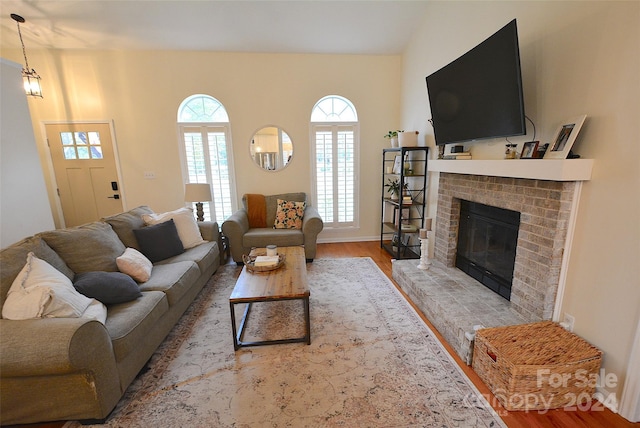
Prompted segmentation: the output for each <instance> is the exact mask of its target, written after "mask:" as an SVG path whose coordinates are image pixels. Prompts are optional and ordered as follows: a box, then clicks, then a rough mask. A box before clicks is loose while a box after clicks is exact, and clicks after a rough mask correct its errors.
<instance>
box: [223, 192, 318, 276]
mask: <svg viewBox="0 0 640 428" xmlns="http://www.w3.org/2000/svg"><path fill="white" fill-rule="evenodd" d="M256 196H261V195H247V194H245V195H243V197H242V208H241V209H239V210H238V211H236V212H235V213H233V215H231V216H230V217H229V218H228V219H227V220H225V222H224V223H223V224H222V233H223V234H224V235H225V236H226V237H227V239H228V241H229V248H230V252H231V257H232V258H233V261H234V262H236V263H237V264H239V265H240V264H242V263H243V261H242V255H243V254H249V252H250V251H251V248H252V247H265V246H267V245H270V244H274V245H277V246H279V247H286V246H294V245H304V254H305V258H306V259H307V262H312V261H313V259H314V258H315V256H316V248H317V244H316V239H317V237H318V234H319V233H320V232H321V231H322V228H323V223H322V218H320V214H318V210H316V209H315V208H314V207H312V206H311V204H310V203H309V201H308V199H307V195H306V193H304V192H299V193H281V194H277V195H265V196H264V201H263V202H262V201H261V199H260V198H259V197H258V198H256ZM278 199H281V200H285V201H295V202H305V210H304V216H303V218H302V227H301V228H300V229H276V228H274V223H275V220H276V212H277V208H278V206H277V205H278ZM256 201H258V202H256ZM256 206H257V208H256ZM263 218H264V220H263ZM256 224H257V225H258V226H256Z"/></svg>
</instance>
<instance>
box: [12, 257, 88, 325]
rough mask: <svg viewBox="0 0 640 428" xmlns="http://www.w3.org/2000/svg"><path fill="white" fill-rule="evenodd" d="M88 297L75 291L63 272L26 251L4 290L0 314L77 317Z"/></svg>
mask: <svg viewBox="0 0 640 428" xmlns="http://www.w3.org/2000/svg"><path fill="white" fill-rule="evenodd" d="M91 301H92V299H89V298H88V297H86V296H83V295H82V294H80V293H78V292H77V291H76V290H75V288H73V284H72V283H71V280H69V278H67V277H66V276H65V275H64V274H62V273H61V272H60V271H58V270H57V269H56V268H54V267H53V266H51V265H50V264H49V263H47V262H45V261H44V260H40V259H39V258H37V257H36V256H35V255H34V254H33V253H29V254H28V255H27V263H26V264H25V265H24V267H23V268H22V270H21V271H20V273H19V274H18V276H17V277H16V279H15V280H14V281H13V283H12V284H11V288H10V289H9V292H8V293H7V299H6V300H5V303H4V306H3V307H2V316H3V317H4V318H7V319H12V320H24V319H32V318H42V317H51V318H54V317H61V318H77V317H79V316H81V315H82V314H83V313H84V312H85V310H86V309H87V307H88V306H89V305H90V304H91Z"/></svg>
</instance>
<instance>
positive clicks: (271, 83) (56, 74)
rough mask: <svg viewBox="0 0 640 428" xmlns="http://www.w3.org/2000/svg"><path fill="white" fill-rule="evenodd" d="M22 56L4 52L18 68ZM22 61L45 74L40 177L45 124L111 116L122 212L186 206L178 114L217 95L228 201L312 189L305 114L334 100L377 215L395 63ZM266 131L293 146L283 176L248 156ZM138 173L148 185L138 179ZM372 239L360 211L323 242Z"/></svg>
mask: <svg viewBox="0 0 640 428" xmlns="http://www.w3.org/2000/svg"><path fill="white" fill-rule="evenodd" d="M20 54H21V52H19V51H15V52H6V51H5V52H3V56H5V55H11V56H9V57H10V58H14V60H16V61H19V60H20ZM29 62H30V64H33V66H34V67H35V68H36V69H37V70H38V73H40V75H41V76H42V78H43V86H44V99H42V100H40V99H37V100H34V99H32V100H29V107H30V110H31V114H32V118H33V124H34V129H35V131H36V139H37V143H38V147H39V152H40V155H41V158H42V163H43V165H44V167H45V170H48V168H49V167H48V150H47V149H46V145H45V144H44V142H43V137H42V130H41V123H42V122H43V121H86V120H105V119H108V120H113V121H114V126H115V134H116V139H117V144H118V151H119V154H120V165H121V171H122V178H123V198H124V202H125V205H126V207H129V208H131V207H135V206H137V205H140V204H148V205H150V206H151V207H152V208H153V209H154V210H156V211H164V210H170V209H174V208H176V207H178V206H182V205H184V202H183V183H184V181H183V179H182V176H181V168H180V156H179V150H178V143H177V130H176V115H177V109H178V107H179V105H180V103H181V101H183V100H184V99H185V98H186V97H188V96H190V95H192V94H196V93H205V94H209V95H211V96H213V97H215V98H217V99H218V100H219V101H221V102H222V103H223V104H224V106H225V107H226V109H227V111H228V113H229V117H230V122H231V133H232V141H233V147H234V149H233V157H234V162H235V166H236V171H235V174H236V180H237V181H236V187H237V192H238V196H241V195H242V194H243V193H246V192H253V193H278V192H288V191H306V192H310V191H311V173H310V156H311V154H310V152H309V118H310V114H311V109H312V107H313V106H314V104H315V103H316V102H317V101H318V100H319V99H320V98H322V97H323V96H325V95H331V94H337V95H341V96H344V97H346V98H348V99H350V100H351V101H352V102H353V103H354V105H355V107H356V109H357V112H358V115H359V120H360V142H361V149H360V171H361V175H360V196H359V204H360V212H362V213H372V212H375V213H378V212H379V211H380V202H379V201H380V192H381V189H380V183H381V178H380V176H381V175H380V168H381V161H380V156H381V149H382V148H383V147H385V145H386V144H387V141H386V140H385V139H383V135H384V134H385V133H386V132H387V131H388V129H390V128H395V127H396V126H397V123H398V121H399V100H400V94H399V87H400V86H399V82H400V63H401V58H400V56H355V55H284V54H283V55H274V54H244V53H212V52H166V51H144V52H138V51H136V52H131V51H128V52H123V51H56V50H51V51H37V50H36V51H32V50H30V51H29ZM265 125H278V126H281V127H282V128H283V129H285V130H286V132H287V133H288V134H289V136H290V137H291V139H292V141H293V144H294V147H295V148H294V156H293V159H292V162H291V164H290V165H289V166H288V167H287V168H286V169H284V170H283V171H281V172H275V173H274V172H267V171H264V170H261V169H259V168H258V167H257V166H256V165H255V164H254V163H253V162H252V161H251V159H250V154H249V142H250V140H251V137H252V135H253V134H254V132H256V131H257V130H258V129H259V128H261V127H263V126H265ZM145 171H150V172H155V175H156V178H155V179H154V180H145V179H144V178H143V173H144V172H145ZM48 185H49V195H50V198H51V199H52V200H54V201H55V199H56V197H55V193H54V189H53V185H52V183H51V182H49V183H48ZM56 221H57V224H60V221H59V219H58V218H57V215H56ZM378 233H379V220H378V216H377V215H363V216H362V217H361V223H360V228H359V229H356V230H352V231H349V232H347V233H344V232H343V233H342V234H341V235H339V236H338V235H334V236H332V234H331V233H330V231H325V232H323V235H322V236H321V238H323V239H325V240H326V239H344V240H353V239H373V238H375V237H376V236H379V235H378Z"/></svg>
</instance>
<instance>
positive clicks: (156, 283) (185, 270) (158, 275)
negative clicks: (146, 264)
mask: <svg viewBox="0 0 640 428" xmlns="http://www.w3.org/2000/svg"><path fill="white" fill-rule="evenodd" d="M199 277H200V269H199V268H198V265H197V264H195V263H194V262H191V261H184V262H177V261H176V262H173V263H167V264H158V265H155V266H154V267H153V272H151V278H149V281H147V282H145V283H142V284H140V290H142V291H143V292H145V291H162V292H164V293H165V294H166V295H167V299H168V301H169V306H173V305H174V304H176V302H178V301H179V300H180V299H181V298H182V296H184V294H185V293H186V292H187V291H188V290H189V289H190V288H191V287H193V285H194V284H195V282H196V281H197V279H198V278H199Z"/></svg>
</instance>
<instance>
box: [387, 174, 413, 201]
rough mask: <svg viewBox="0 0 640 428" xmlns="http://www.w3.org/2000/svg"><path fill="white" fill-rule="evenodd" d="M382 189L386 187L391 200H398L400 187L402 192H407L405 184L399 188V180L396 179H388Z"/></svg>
mask: <svg viewBox="0 0 640 428" xmlns="http://www.w3.org/2000/svg"><path fill="white" fill-rule="evenodd" d="M384 187H386V188H387V191H388V192H389V193H390V194H391V199H392V200H398V199H400V187H402V189H403V190H408V187H407V183H404V185H402V186H400V179H399V178H396V179H393V180H392V179H389V180H388V182H387V184H385V185H384Z"/></svg>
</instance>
